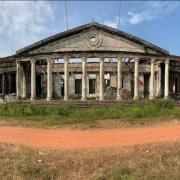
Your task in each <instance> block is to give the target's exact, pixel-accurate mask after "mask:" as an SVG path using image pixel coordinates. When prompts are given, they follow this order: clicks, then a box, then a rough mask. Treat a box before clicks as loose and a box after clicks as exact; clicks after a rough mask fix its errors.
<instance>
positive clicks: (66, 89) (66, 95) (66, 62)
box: [64, 57, 69, 101]
mask: <svg viewBox="0 0 180 180" xmlns="http://www.w3.org/2000/svg"><path fill="white" fill-rule="evenodd" d="M64 100H65V101H67V100H69V59H68V57H64Z"/></svg>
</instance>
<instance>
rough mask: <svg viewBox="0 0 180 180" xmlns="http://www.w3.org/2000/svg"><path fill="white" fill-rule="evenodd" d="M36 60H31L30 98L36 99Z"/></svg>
mask: <svg viewBox="0 0 180 180" xmlns="http://www.w3.org/2000/svg"><path fill="white" fill-rule="evenodd" d="M35 64H36V61H35V60H34V59H33V60H31V100H34V99H36V69H35V68H36V67H35Z"/></svg>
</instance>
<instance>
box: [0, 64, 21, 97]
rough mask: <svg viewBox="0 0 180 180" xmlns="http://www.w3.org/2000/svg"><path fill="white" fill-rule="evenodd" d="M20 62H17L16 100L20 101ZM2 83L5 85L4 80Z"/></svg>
mask: <svg viewBox="0 0 180 180" xmlns="http://www.w3.org/2000/svg"><path fill="white" fill-rule="evenodd" d="M19 81H20V62H19V61H17V62H16V98H17V99H20V86H19V84H20V82H19ZM2 82H3V83H4V80H2ZM3 87H4V84H3V86H2V88H3ZM3 89H4V88H3Z"/></svg>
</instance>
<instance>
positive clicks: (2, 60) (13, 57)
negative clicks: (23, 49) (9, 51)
mask: <svg viewBox="0 0 180 180" xmlns="http://www.w3.org/2000/svg"><path fill="white" fill-rule="evenodd" d="M13 61H16V55H15V54H14V55H11V56H6V57H2V58H0V63H2V62H13Z"/></svg>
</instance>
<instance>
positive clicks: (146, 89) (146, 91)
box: [144, 74, 150, 97]
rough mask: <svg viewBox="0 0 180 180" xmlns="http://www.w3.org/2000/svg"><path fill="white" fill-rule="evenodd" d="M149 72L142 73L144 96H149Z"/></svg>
mask: <svg viewBox="0 0 180 180" xmlns="http://www.w3.org/2000/svg"><path fill="white" fill-rule="evenodd" d="M149 78H150V75H149V74H144V97H148V96H149Z"/></svg>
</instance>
